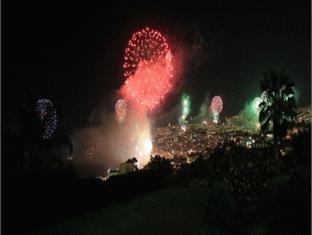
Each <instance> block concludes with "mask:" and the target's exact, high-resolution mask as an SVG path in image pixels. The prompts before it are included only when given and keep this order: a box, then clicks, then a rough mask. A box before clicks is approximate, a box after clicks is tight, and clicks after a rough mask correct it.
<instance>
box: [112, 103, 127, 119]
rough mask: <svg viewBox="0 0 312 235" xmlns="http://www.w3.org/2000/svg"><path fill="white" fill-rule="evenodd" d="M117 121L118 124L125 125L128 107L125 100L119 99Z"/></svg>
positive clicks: (116, 106) (116, 110)
mask: <svg viewBox="0 0 312 235" xmlns="http://www.w3.org/2000/svg"><path fill="white" fill-rule="evenodd" d="M115 112H116V119H117V121H118V123H123V121H124V120H125V118H126V115H127V105H126V102H125V100H123V99H119V100H118V101H117V102H116V105H115Z"/></svg>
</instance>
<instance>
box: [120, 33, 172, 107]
mask: <svg viewBox="0 0 312 235" xmlns="http://www.w3.org/2000/svg"><path fill="white" fill-rule="evenodd" d="M124 60H125V62H124V65H123V68H124V76H125V79H126V81H125V84H124V85H123V86H122V88H121V93H122V95H123V97H124V98H125V99H128V100H130V101H132V102H134V103H135V104H137V105H139V106H140V107H143V108H144V109H145V110H147V111H152V110H154V109H155V108H156V107H157V106H159V104H160V102H161V101H162V100H163V99H164V98H165V96H166V94H167V93H168V92H169V91H170V90H171V89H172V87H173V86H172V77H173V66H172V54H171V51H170V49H169V46H168V43H167V42H166V39H165V37H164V36H163V35H162V34H161V33H160V32H158V31H156V30H153V29H150V28H148V27H146V28H145V29H143V30H141V31H138V32H136V33H134V34H133V36H132V37H131V39H130V40H129V42H128V46H127V48H126V50H125V58H124Z"/></svg>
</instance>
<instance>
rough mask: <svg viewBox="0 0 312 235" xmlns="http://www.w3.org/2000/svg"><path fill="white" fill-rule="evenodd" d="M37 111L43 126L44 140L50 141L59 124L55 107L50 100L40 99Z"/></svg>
mask: <svg viewBox="0 0 312 235" xmlns="http://www.w3.org/2000/svg"><path fill="white" fill-rule="evenodd" d="M36 111H37V113H38V117H39V119H40V120H41V122H42V124H43V133H42V138H43V139H49V138H50V137H51V135H52V134H53V132H54V130H55V128H56V123H57V115H56V110H55V108H54V105H53V103H52V102H51V101H50V100H48V99H39V100H38V101H37V103H36Z"/></svg>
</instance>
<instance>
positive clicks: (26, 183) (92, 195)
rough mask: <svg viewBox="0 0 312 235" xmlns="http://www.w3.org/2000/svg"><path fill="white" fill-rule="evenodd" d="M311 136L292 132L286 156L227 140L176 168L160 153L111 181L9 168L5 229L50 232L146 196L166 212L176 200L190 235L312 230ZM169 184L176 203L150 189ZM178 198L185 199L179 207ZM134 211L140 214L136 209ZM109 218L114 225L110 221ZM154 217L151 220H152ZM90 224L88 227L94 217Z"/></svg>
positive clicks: (169, 231) (57, 171)
mask: <svg viewBox="0 0 312 235" xmlns="http://www.w3.org/2000/svg"><path fill="white" fill-rule="evenodd" d="M310 141H311V136H310V132H308V133H300V134H299V135H298V136H296V137H295V138H294V139H293V152H292V153H290V154H289V155H286V156H284V157H283V158H282V159H280V160H277V159H276V158H275V157H274V150H273V149H266V150H251V149H245V148H241V147H234V146H223V147H220V148H219V149H217V150H216V151H215V152H214V153H213V154H212V155H211V156H210V157H209V158H205V157H199V158H197V160H196V161H195V162H193V163H192V164H187V165H182V167H181V169H179V170H176V171H174V170H173V168H172V167H171V164H170V162H169V161H168V160H166V159H163V158H161V157H158V156H156V157H154V158H153V159H151V161H150V163H149V164H148V165H147V167H146V168H145V169H143V170H139V171H135V172H132V173H129V174H125V175H118V176H113V177H110V178H109V179H108V180H107V181H102V180H99V179H91V178H90V179H80V178H77V177H76V175H75V172H74V171H73V169H72V168H71V167H70V166H64V167H63V168H62V167H59V168H56V169H50V170H47V169H45V170H38V169H37V170H32V171H23V172H22V173H18V174H17V173H11V174H9V173H10V172H8V175H7V184H6V188H5V196H6V207H5V209H6V218H5V219H6V231H7V234H25V233H26V234H31V233H34V232H36V231H37V233H39V234H46V233H48V231H49V229H48V230H46V228H48V227H49V226H53V225H55V226H57V225H58V224H61V223H63V222H64V221H68V219H70V218H74V217H76V216H79V215H83V214H88V213H90V212H92V211H98V210H100V211H106V210H107V212H109V213H113V212H112V211H114V205H115V207H116V206H118V205H119V204H120V205H123V203H128V204H127V205H128V206H126V205H125V206H124V209H123V210H127V209H129V205H130V204H133V205H137V204H138V205H140V206H138V208H140V207H144V205H145V204H144V203H146V206H149V207H150V206H151V204H152V205H154V206H155V208H154V209H150V212H149V213H152V212H155V213H160V212H161V211H162V209H165V210H166V211H170V210H171V208H170V203H168V201H170V200H172V203H173V205H175V207H179V208H180V209H179V210H181V211H180V212H177V211H176V210H175V209H172V213H178V214H177V215H176V219H175V220H176V221H175V223H178V222H179V221H181V223H185V221H184V219H187V220H189V223H190V224H189V225H188V226H189V227H188V228H189V230H187V229H186V230H185V231H184V232H185V234H189V233H190V232H192V231H193V232H194V233H196V234H199V233H202V234H310V219H311V217H310V208H311V202H310V198H311V192H310V189H311V188H310V185H311V179H310V175H311V174H310V172H311V168H310V163H311V160H310V157H311V149H310ZM168 190H169V191H170V193H169V194H168V195H167V198H166V200H167V201H166V203H168V204H169V205H168V204H166V203H165V202H163V201H162V200H164V199H162V197H163V196H161V195H162V194H161V193H160V194H157V193H155V192H153V193H148V192H152V191H159V192H162V191H163V192H164V194H165V192H168ZM198 190H199V191H198ZM200 190H202V191H203V192H201V191H200ZM146 193H148V194H146ZM184 193H185V197H190V198H191V199H190V200H189V201H188V203H186V204H185V203H184V202H183V200H184V199H183V200H182V198H183V197H184V196H183V195H181V194H184ZM199 194H200V195H199ZM157 195H159V198H158V196H157ZM149 197H152V198H153V203H151V202H146V200H145V199H144V198H149ZM196 198H198V201H197V200H196ZM158 199H159V200H158ZM181 200H182V201H181ZM185 200H187V199H185ZM179 202H181V205H179V206H177V205H178V204H177V203H179ZM142 203H143V204H142ZM198 203H200V208H202V209H201V211H202V214H201V212H197V211H196V210H195V209H196V208H199V206H198ZM192 204H194V211H192V209H191V208H193V206H192ZM112 205H113V207H112ZM173 207H174V206H173ZM131 208H132V209H133V207H131ZM135 208H136V207H135V206H134V209H133V210H136V209H135ZM115 210H117V209H115ZM118 210H120V208H119V209H118ZM138 210H139V209H138ZM182 211H183V213H182ZM133 213H134V214H136V212H135V211H134V212H133ZM168 213H169V212H168ZM192 213H194V214H196V216H197V217H196V218H197V220H198V221H197V222H198V223H197V222H194V221H192V219H190V217H193V216H192ZM169 215H170V216H173V215H172V214H170V213H169V214H168V215H167V216H169ZM99 216H101V214H99ZM137 216H138V215H137ZM140 216H141V217H142V219H143V218H144V217H145V215H144V214H141V215H140ZM194 216H195V215H194ZM106 217H107V215H106ZM106 217H105V218H106ZM99 219H100V218H99ZM112 219H113V218H112ZM78 220H79V218H78ZM108 220H109V218H108ZM131 220H132V219H131V218H130V217H129V221H131ZM87 221H88V220H86V222H85V223H87ZM113 222H114V220H112V223H113ZM115 222H116V221H115ZM80 223H84V221H82V222H80ZM140 223H142V221H141V220H140ZM172 223H173V224H172V226H174V222H172ZM105 224H110V221H106V223H105ZM148 224H149V223H148V222H146V226H147V225H148ZM198 224H200V231H199V230H198V229H199V227H198ZM79 226H81V224H80V225H79ZM84 226H87V227H88V225H87V224H84ZM90 226H91V224H90ZM103 226H104V225H103ZM120 226H122V225H120ZM140 226H141V227H142V226H143V225H140ZM154 226H157V227H159V229H160V230H159V229H158V230H155V231H162V233H167V234H172V232H173V231H175V230H174V228H172V227H171V228H169V227H170V225H168V224H167V225H166V226H167V227H166V226H165V225H164V227H163V230H161V228H162V225H161V224H157V225H154ZM168 226H169V227H168ZM135 227H136V225H135V224H133V226H132V228H128V229H129V231H128V232H131V231H132V232H134V231H136V232H142V233H152V232H151V231H147V230H144V229H143V228H144V226H143V227H142V228H141V229H143V230H133V229H134V228H135ZM60 228H64V227H60ZM67 229H68V227H67ZM89 229H90V231H91V232H90V233H89V234H107V233H108V232H109V231H101V229H100V228H99V227H97V228H92V227H89ZM103 229H104V227H103ZM146 229H147V227H146ZM151 230H152V229H151ZM40 231H44V232H42V233H41V232H40ZM117 231H118V230H116V231H110V232H114V233H115V232H117ZM125 231H126V232H127V228H125ZM176 231H179V229H177V230H176ZM59 233H64V234H67V233H66V231H59V232H58V233H56V234H59ZM69 234H80V233H79V231H76V232H72V233H69Z"/></svg>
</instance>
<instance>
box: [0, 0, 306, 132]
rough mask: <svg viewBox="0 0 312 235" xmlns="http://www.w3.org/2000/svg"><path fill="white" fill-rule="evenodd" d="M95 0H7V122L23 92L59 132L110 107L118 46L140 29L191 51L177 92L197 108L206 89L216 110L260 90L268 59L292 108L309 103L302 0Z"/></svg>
mask: <svg viewBox="0 0 312 235" xmlns="http://www.w3.org/2000/svg"><path fill="white" fill-rule="evenodd" d="M101 2H102V5H92V4H91V3H89V2H88V1H86V2H85V4H80V3H74V4H69V3H68V4H65V3H63V2H59V3H57V2H55V1H41V2H37V3H29V1H23V2H22V1H21V2H13V1H10V2H8V1H7V2H6V6H5V7H4V10H5V14H6V16H5V22H4V23H5V25H4V26H5V31H4V32H3V34H4V35H5V36H4V38H3V39H4V43H5V44H4V49H5V54H4V56H3V57H2V58H3V60H5V63H6V66H4V67H5V68H4V69H5V71H4V72H5V73H4V82H5V83H4V86H3V89H4V98H5V99H4V102H5V104H6V110H5V113H6V114H7V115H8V116H7V117H8V118H9V119H10V118H12V117H13V116H14V115H15V114H16V109H17V106H18V105H19V104H21V103H23V101H24V100H25V99H26V97H27V94H32V95H34V96H36V97H47V98H49V99H51V100H52V101H53V102H54V103H55V105H56V107H57V110H58V113H59V118H60V125H61V127H60V129H59V132H62V131H64V132H66V131H67V132H70V131H72V130H74V129H75V128H79V127H84V126H87V125H88V122H89V121H88V120H89V119H88V117H89V115H90V113H91V111H92V110H94V109H102V110H108V111H110V110H113V107H114V103H115V98H116V90H117V89H118V88H119V87H120V86H121V84H122V83H123V76H122V72H123V71H122V64H123V53H124V48H125V46H126V44H127V42H128V39H129V37H130V36H131V34H132V33H133V32H135V31H136V30H138V29H141V28H142V27H145V26H151V27H155V28H156V29H158V30H159V31H161V32H162V33H164V35H166V36H167V37H168V39H169V44H170V42H171V43H172V45H180V46H182V47H183V48H184V50H185V51H187V52H191V55H192V58H189V61H188V62H189V63H187V64H186V66H185V69H184V74H183V75H182V78H181V79H182V81H183V82H182V83H181V84H182V87H181V88H180V90H178V91H177V93H178V94H181V93H182V91H187V92H188V93H189V94H190V95H191V96H192V99H193V100H192V103H193V104H194V109H193V111H194V113H195V114H196V113H197V111H198V108H199V105H200V103H201V102H202V100H203V99H204V97H205V95H206V94H207V92H209V94H210V95H211V96H213V95H221V96H222V97H223V100H224V113H223V115H225V116H227V115H234V114H237V113H238V112H239V111H240V110H242V109H243V106H244V103H245V102H246V101H247V100H248V99H251V98H253V97H255V96H256V95H260V91H259V80H260V79H261V77H262V72H263V71H266V70H268V69H269V68H270V67H271V66H273V67H276V68H282V67H284V68H285V69H286V71H287V72H288V73H289V74H290V76H291V78H292V79H293V80H294V81H295V83H296V85H297V89H298V91H299V93H300V100H299V106H304V105H309V104H311V102H310V93H311V80H310V79H311V74H310V65H311V60H310V51H311V48H310V39H311V37H310V33H311V31H310V28H311V27H310V26H311V25H310V21H311V20H310V18H311V16H310V9H311V6H310V1H308V0H305V1H270V2H268V3H263V2H262V1H261V3H260V2H254V4H251V3H250V5H245V4H243V3H241V4H240V3H238V2H236V1H235V4H233V5H229V4H224V5H222V4H221V3H220V4H218V3H217V2H218V1H213V2H212V1H209V3H207V4H205V5H199V4H195V3H193V4H191V3H190V2H192V1H188V2H189V4H182V3H179V4H171V5H166V4H164V3H161V2H154V3H149V4H146V5H141V4H134V3H133V2H130V1H129V3H127V4H125V3H124V4H122V3H120V4H119V5H118V6H110V5H109V4H108V3H104V1H101ZM148 2H150V1H148ZM273 2H274V3H273ZM192 53H193V54H192ZM177 102H179V98H177V96H173V95H172V96H170V97H169V99H168V102H167V103H166V105H165V110H169V109H170V108H172V107H174V105H176V103H177Z"/></svg>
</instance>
